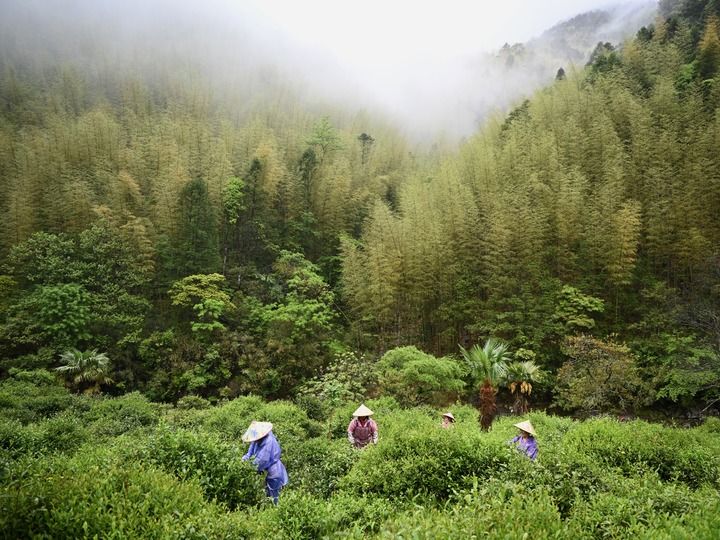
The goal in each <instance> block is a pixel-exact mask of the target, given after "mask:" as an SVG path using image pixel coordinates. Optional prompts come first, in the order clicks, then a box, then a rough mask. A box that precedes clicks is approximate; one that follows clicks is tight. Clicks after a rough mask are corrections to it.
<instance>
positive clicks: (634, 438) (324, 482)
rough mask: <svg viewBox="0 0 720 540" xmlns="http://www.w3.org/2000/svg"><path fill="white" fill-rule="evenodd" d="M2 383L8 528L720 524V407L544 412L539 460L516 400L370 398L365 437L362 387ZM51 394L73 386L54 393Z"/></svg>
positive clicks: (602, 531)
mask: <svg viewBox="0 0 720 540" xmlns="http://www.w3.org/2000/svg"><path fill="white" fill-rule="evenodd" d="M30 379H32V380H30ZM32 389H36V391H32ZM41 390H42V392H41ZM0 393H1V395H2V403H3V407H4V409H3V412H4V413H6V414H3V420H2V422H0V471H1V475H0V510H1V511H0V536H3V537H15V538H18V537H20V538H26V537H30V536H39V537H52V538H58V537H73V538H92V537H94V536H96V535H97V536H100V537H108V538H126V537H128V536H132V537H134V538H288V539H290V538H292V539H298V538H320V537H328V538H348V537H349V538H396V537H398V536H402V537H412V538H438V537H440V538H467V537H471V536H472V535H483V536H487V537H489V538H507V537H510V538H521V537H523V534H527V535H532V536H538V537H540V538H631V537H637V538H694V539H706V538H707V539H710V538H714V537H716V534H717V527H718V526H720V522H718V516H719V515H720V513H719V512H718V510H720V506H719V504H720V503H719V501H720V497H719V493H718V489H720V427H719V426H718V422H717V421H714V420H709V421H708V422H707V423H706V424H704V425H703V426H700V427H697V428H692V429H677V428H669V427H661V426H658V425H652V424H648V423H645V422H643V421H633V422H624V423H623V422H618V421H616V420H613V419H609V418H605V419H593V420H587V421H584V422H578V421H573V420H570V419H561V418H557V417H552V416H547V415H545V414H543V413H533V414H531V415H530V419H531V420H532V422H533V423H534V425H535V427H536V429H537V432H538V444H539V447H540V456H539V458H538V460H537V461H535V462H532V461H530V460H528V459H527V458H526V457H525V456H524V455H522V454H520V453H519V452H517V451H516V450H514V449H513V448H512V447H510V446H508V444H507V441H508V440H509V439H510V438H511V437H512V436H513V435H514V434H515V432H516V429H515V428H513V426H512V424H513V423H514V422H516V421H517V418H513V417H503V418H500V419H498V420H497V421H496V422H495V425H494V429H493V430H492V431H491V432H489V433H486V432H481V431H480V430H479V429H478V426H477V417H476V414H475V412H474V410H473V409H472V408H470V407H468V406H464V405H456V406H454V407H453V412H454V414H455V417H456V423H455V424H454V425H453V427H452V428H450V429H443V428H441V427H440V410H437V409H432V408H428V407H418V408H409V409H402V408H400V407H399V406H398V405H397V403H396V402H395V401H393V400H391V399H387V398H386V399H383V400H376V401H370V402H369V403H368V404H369V405H370V406H371V407H372V408H373V409H374V410H375V411H376V415H375V418H376V420H377V422H378V425H379V429H380V441H379V443H378V445H377V446H372V447H370V448H367V449H365V450H362V451H357V450H352V449H351V448H350V445H349V444H348V442H347V440H346V439H345V428H346V426H347V423H348V421H349V419H350V414H351V413H352V410H353V407H355V405H356V404H354V403H347V404H341V405H339V406H338V407H337V408H335V409H333V410H332V411H331V413H330V416H329V417H328V418H327V419H326V420H325V421H324V422H323V423H318V422H315V421H313V420H311V419H310V418H308V416H307V414H306V412H305V411H304V410H303V409H302V408H300V407H298V406H297V405H294V404H292V403H289V402H271V403H267V402H264V401H263V400H261V399H259V398H255V397H242V398H237V399H235V400H232V401H229V402H225V403H223V404H222V405H220V406H217V407H210V408H208V407H202V406H201V407H200V408H190V407H184V408H180V407H178V408H175V407H168V406H159V405H156V404H153V403H151V402H149V401H148V400H147V399H145V398H143V397H141V396H139V395H137V394H128V395H126V396H124V397H121V398H108V397H99V396H88V395H72V394H70V393H69V392H68V390H66V389H64V388H63V386H62V385H61V383H60V382H59V381H55V380H53V375H52V374H50V373H48V372H33V373H29V372H21V373H17V374H16V375H15V376H13V377H12V378H10V379H8V380H6V381H4V382H2V383H0ZM50 394H54V395H57V396H60V395H64V396H65V400H64V401H62V402H60V401H58V400H57V398H56V399H55V404H56V406H55V407H52V408H48V407H47V406H46V405H45V404H46V402H47V397H46V396H48V395H50ZM26 411H37V413H36V414H35V415H32V416H29V415H27V412H26ZM15 418H17V419H15ZM253 418H264V419H268V420H271V421H272V422H273V423H274V426H275V429H274V431H275V433H276V435H277V438H278V440H279V441H280V443H281V445H282V448H283V461H284V462H285V464H286V466H287V469H288V471H289V474H290V484H289V485H288V486H287V487H286V488H285V489H284V490H283V493H282V495H281V498H280V504H279V506H277V507H275V506H273V505H272V503H271V502H269V500H266V499H265V498H264V496H263V490H262V482H261V479H260V477H259V476H258V475H257V474H256V473H255V472H254V471H253V470H252V468H250V467H249V466H248V464H247V463H245V462H242V461H241V459H240V457H241V455H242V454H243V452H244V450H245V448H244V445H242V443H239V435H240V434H241V433H242V432H243V431H244V429H245V428H246V427H247V425H248V423H249V421H250V420H251V419H253Z"/></svg>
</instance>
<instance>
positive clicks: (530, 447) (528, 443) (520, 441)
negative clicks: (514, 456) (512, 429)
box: [510, 435, 538, 460]
mask: <svg viewBox="0 0 720 540" xmlns="http://www.w3.org/2000/svg"><path fill="white" fill-rule="evenodd" d="M510 443H511V444H514V445H515V447H516V448H517V449H518V450H520V451H521V452H525V454H527V456H528V457H529V458H530V459H532V460H534V459H535V458H536V457H537V453H538V448H537V442H536V441H535V437H528V438H526V439H524V438H523V436H522V435H518V436H517V437H515V438H514V439H513V440H512V441H510Z"/></svg>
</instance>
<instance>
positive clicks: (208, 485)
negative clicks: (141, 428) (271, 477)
mask: <svg viewBox="0 0 720 540" xmlns="http://www.w3.org/2000/svg"><path fill="white" fill-rule="evenodd" d="M141 444H142V446H140V447H139V448H137V449H134V450H133V451H131V453H130V454H129V455H128V457H130V458H135V459H139V460H140V461H142V462H145V463H149V464H152V465H154V466H156V467H158V468H160V469H162V470H164V471H166V472H169V473H172V474H174V475H175V476H176V477H177V478H178V479H180V480H187V479H193V480H195V481H196V482H197V484H198V485H199V486H200V487H201V489H202V490H203V493H204V494H205V497H206V498H207V499H208V500H210V501H217V502H219V503H223V504H225V505H227V506H228V507H229V508H230V509H234V508H237V507H240V506H243V507H246V506H254V505H257V504H259V503H260V502H261V501H262V500H263V499H264V491H263V486H264V483H263V481H262V479H263V478H264V477H262V476H261V475H259V474H258V473H257V471H256V470H255V468H254V467H253V466H252V465H251V464H250V463H249V462H245V461H242V459H241V458H242V456H243V454H244V451H243V450H242V448H241V447H239V446H238V445H235V444H230V443H227V442H224V441H222V440H220V439H219V438H218V437H217V436H214V435H212V434H204V433H194V432H191V431H185V430H170V429H165V428H163V429H159V430H158V431H157V432H156V433H154V434H152V435H150V436H149V437H148V438H147V439H145V440H144V441H143V442H142V443H141Z"/></svg>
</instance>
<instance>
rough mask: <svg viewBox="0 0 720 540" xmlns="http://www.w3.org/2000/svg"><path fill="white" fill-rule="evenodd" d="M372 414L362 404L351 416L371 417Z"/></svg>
mask: <svg viewBox="0 0 720 540" xmlns="http://www.w3.org/2000/svg"><path fill="white" fill-rule="evenodd" d="M372 414H373V412H372V411H371V410H370V409H368V408H367V407H366V406H365V404H364V403H363V404H362V405H360V406H359V407H358V408H357V409H356V410H355V412H354V413H353V416H372Z"/></svg>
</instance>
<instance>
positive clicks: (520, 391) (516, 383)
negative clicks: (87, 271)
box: [505, 360, 543, 415]
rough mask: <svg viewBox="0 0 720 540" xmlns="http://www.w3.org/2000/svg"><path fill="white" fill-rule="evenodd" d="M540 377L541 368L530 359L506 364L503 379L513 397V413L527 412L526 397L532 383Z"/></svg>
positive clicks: (529, 392) (528, 395) (540, 378)
mask: <svg viewBox="0 0 720 540" xmlns="http://www.w3.org/2000/svg"><path fill="white" fill-rule="evenodd" d="M542 379H543V372H542V370H541V369H540V367H539V366H538V365H537V364H535V362H533V361H532V360H525V361H524V362H511V363H510V364H508V366H507V375H506V376H505V380H506V384H507V387H508V389H509V390H510V393H511V394H512V395H513V398H514V401H513V413H515V414H517V415H522V414H526V413H527V412H528V399H529V397H530V394H531V393H532V390H533V384H535V383H538V382H540V381H542Z"/></svg>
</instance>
